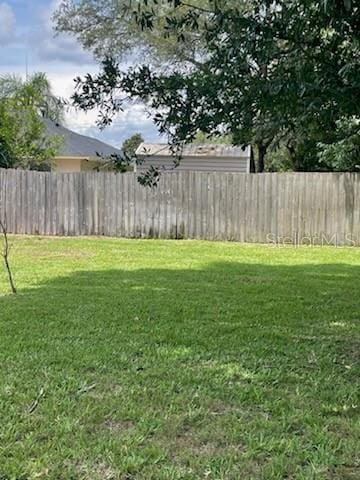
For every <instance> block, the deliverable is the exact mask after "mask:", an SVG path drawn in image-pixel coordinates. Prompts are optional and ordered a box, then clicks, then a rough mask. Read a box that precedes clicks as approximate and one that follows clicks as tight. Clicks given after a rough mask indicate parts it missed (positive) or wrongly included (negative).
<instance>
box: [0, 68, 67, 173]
mask: <svg viewBox="0 0 360 480" xmlns="http://www.w3.org/2000/svg"><path fill="white" fill-rule="evenodd" d="M0 102H1V103H0V166H2V167H4V168H10V167H21V168H30V169H44V168H45V169H49V168H50V162H51V159H52V158H53V157H54V156H55V154H56V152H57V150H58V148H59V146H60V143H61V138H59V137H57V136H54V137H52V138H48V136H47V134H46V129H45V125H44V123H43V121H42V120H41V118H42V117H47V118H50V119H53V120H57V119H59V118H60V117H61V114H62V111H63V105H62V103H61V101H60V100H59V99H57V98H56V97H54V96H53V95H52V94H51V90H50V85H49V82H48V80H47V79H46V77H45V75H44V74H42V73H39V74H35V75H33V76H32V77H30V78H29V79H28V80H27V81H25V82H23V81H22V80H21V79H19V78H17V77H13V76H6V77H3V78H2V79H0Z"/></svg>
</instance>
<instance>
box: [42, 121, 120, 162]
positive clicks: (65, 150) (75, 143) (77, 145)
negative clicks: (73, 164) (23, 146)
mask: <svg viewBox="0 0 360 480" xmlns="http://www.w3.org/2000/svg"><path fill="white" fill-rule="evenodd" d="M43 121H44V123H45V126H46V131H47V135H49V136H53V135H60V136H61V137H62V138H63V141H62V142H61V145H60V149H59V152H58V156H59V157H84V158H96V159H99V157H98V155H97V153H99V154H100V155H102V156H104V157H108V156H109V155H112V154H117V155H120V154H121V153H122V152H121V150H119V149H117V148H115V147H112V146H111V145H108V144H107V143H104V142H101V141H100V140H97V139H96V138H92V137H87V136H85V135H80V134H79V133H76V132H73V131H72V130H69V129H68V128H66V127H63V126H62V125H60V124H59V123H55V122H53V121H51V120H49V119H43Z"/></svg>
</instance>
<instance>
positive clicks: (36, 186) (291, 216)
mask: <svg viewBox="0 0 360 480" xmlns="http://www.w3.org/2000/svg"><path fill="white" fill-rule="evenodd" d="M5 216H6V219H7V225H8V230H9V232H12V233H19V234H41V235H106V236H119V237H120V236H121V237H129V238H198V239H207V240H236V241H240V242H261V243H281V244H284V243H295V244H322V245H326V244H338V245H360V174H356V173H264V174H256V175H254V174H241V173H235V174H229V173H201V172H173V173H167V174H164V175H163V176H162V177H161V180H160V183H159V185H158V187H157V188H149V187H146V188H145V187H142V186H141V185H139V183H138V182H137V179H136V175H135V174H132V173H127V174H114V173H96V172H86V173H45V172H28V171H20V170H0V218H2V219H4V217H5Z"/></svg>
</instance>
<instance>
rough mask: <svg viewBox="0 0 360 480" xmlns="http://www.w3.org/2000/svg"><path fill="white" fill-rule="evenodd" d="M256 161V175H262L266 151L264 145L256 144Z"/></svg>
mask: <svg viewBox="0 0 360 480" xmlns="http://www.w3.org/2000/svg"><path fill="white" fill-rule="evenodd" d="M257 148H258V161H257V169H256V172H257V173H262V172H263V171H264V170H265V155H266V151H267V146H266V145H264V144H262V143H261V144H258V145H257Z"/></svg>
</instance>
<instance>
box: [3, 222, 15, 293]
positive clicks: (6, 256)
mask: <svg viewBox="0 0 360 480" xmlns="http://www.w3.org/2000/svg"><path fill="white" fill-rule="evenodd" d="M0 233H2V235H3V238H4V248H3V251H2V256H3V259H4V263H5V268H6V270H7V273H8V277H9V284H10V288H11V291H12V293H14V294H16V293H17V290H16V287H15V283H14V278H13V275H12V271H11V267H10V262H9V255H10V244H9V238H8V234H7V222H6V215H5V220H4V221H3V220H1V218H0Z"/></svg>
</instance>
